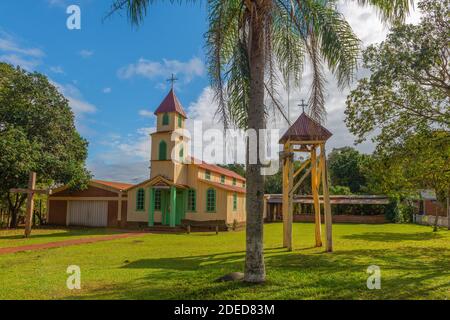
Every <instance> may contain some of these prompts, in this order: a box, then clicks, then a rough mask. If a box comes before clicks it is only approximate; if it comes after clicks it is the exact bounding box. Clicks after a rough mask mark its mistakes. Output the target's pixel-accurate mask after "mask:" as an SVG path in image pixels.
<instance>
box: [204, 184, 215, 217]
mask: <svg viewBox="0 0 450 320" xmlns="http://www.w3.org/2000/svg"><path fill="white" fill-rule="evenodd" d="M206 211H207V212H216V190H214V189H213V188H210V189H208V190H207V191H206Z"/></svg>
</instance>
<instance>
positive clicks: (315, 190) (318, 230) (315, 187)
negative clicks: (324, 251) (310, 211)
mask: <svg viewBox="0 0 450 320" xmlns="http://www.w3.org/2000/svg"><path fill="white" fill-rule="evenodd" d="M316 157H317V153H316V148H313V149H312V150H311V191H312V195H313V200H314V216H315V217H314V221H315V233H314V234H315V238H316V247H321V246H322V226H321V221H320V220H321V218H320V203H319V183H318V181H317V158H316Z"/></svg>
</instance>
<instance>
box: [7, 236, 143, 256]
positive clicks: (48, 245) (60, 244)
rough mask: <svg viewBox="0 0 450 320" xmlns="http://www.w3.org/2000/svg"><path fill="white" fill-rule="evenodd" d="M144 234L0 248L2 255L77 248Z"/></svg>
mask: <svg viewBox="0 0 450 320" xmlns="http://www.w3.org/2000/svg"><path fill="white" fill-rule="evenodd" d="M143 234H144V233H142V232H132V233H121V234H115V235H110V236H101V237H90V238H81V239H72V240H63V241H56V242H47V243H37V244H30V245H26V246H19V247H8V248H0V255H2V254H8V253H15V252H21V251H34V250H41V249H50V248H59V247H68V246H75V245H79V244H87V243H95V242H101V241H110V240H116V239H125V238H129V237H136V236H141V235H143Z"/></svg>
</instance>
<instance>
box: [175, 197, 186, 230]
mask: <svg viewBox="0 0 450 320" xmlns="http://www.w3.org/2000/svg"><path fill="white" fill-rule="evenodd" d="M185 203H186V201H185V192H184V191H183V190H177V208H176V218H175V221H176V224H177V225H180V224H181V220H182V219H184V213H185V211H186V210H185Z"/></svg>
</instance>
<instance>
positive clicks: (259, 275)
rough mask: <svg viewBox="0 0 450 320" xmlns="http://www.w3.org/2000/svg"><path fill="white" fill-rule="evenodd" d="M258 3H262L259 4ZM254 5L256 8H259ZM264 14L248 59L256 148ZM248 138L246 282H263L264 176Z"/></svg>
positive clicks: (255, 20)
mask: <svg viewBox="0 0 450 320" xmlns="http://www.w3.org/2000/svg"><path fill="white" fill-rule="evenodd" d="M257 5H263V3H258V4H256V6H257ZM258 9H259V8H255V9H254V10H256V11H257V12H258V11H262V10H258ZM264 19H265V14H264V13H261V12H258V13H255V14H253V16H252V22H251V25H250V41H249V49H250V50H249V60H250V101H249V106H248V129H249V130H255V131H256V135H257V137H258V143H257V150H258V154H259V148H260V147H265V145H260V143H259V142H260V140H259V136H260V132H259V130H260V129H265V115H264V65H265V59H264V34H263V30H264V29H263V26H264V24H263V23H264ZM249 147H250V146H249V140H247V161H246V162H247V201H246V209H247V225H246V238H247V242H246V256H245V276H244V281H246V282H253V283H260V282H264V281H265V278H266V271H265V266H264V246H263V202H264V177H263V176H262V175H261V168H262V166H261V162H260V159H259V156H258V157H257V158H258V160H257V161H256V163H249V162H250V161H249V159H252V158H254V157H249V152H252V151H251V150H250V148H249Z"/></svg>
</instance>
